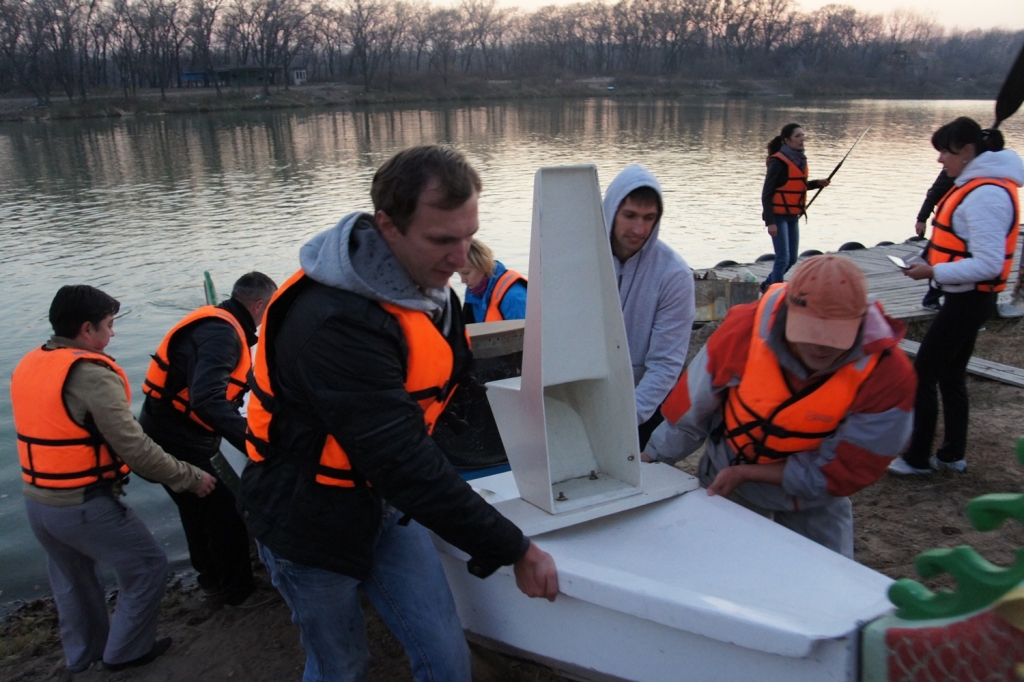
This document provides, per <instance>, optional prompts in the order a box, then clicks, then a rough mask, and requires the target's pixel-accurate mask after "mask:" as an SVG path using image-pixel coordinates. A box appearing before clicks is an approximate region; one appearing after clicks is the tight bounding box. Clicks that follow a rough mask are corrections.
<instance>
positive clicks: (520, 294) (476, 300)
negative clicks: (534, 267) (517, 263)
mask: <svg viewBox="0 0 1024 682" xmlns="http://www.w3.org/2000/svg"><path fill="white" fill-rule="evenodd" d="M459 277H460V278H461V279H462V283H463V284H465V285H466V297H465V298H466V301H465V304H464V305H463V307H462V317H463V319H464V321H465V323H466V324H471V323H473V322H498V321H501V320H523V319H526V277H525V276H524V275H521V274H519V273H518V272H516V271H515V270H509V269H508V268H506V267H505V266H504V265H502V264H501V262H500V261H496V260H494V252H492V251H491V249H490V248H489V247H488V246H487V245H486V244H484V243H483V242H481V241H478V240H476V239H474V240H473V243H472V244H471V245H470V247H469V254H468V255H467V256H466V267H465V268H463V269H462V270H459Z"/></svg>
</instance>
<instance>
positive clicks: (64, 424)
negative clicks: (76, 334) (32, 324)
mask: <svg viewBox="0 0 1024 682" xmlns="http://www.w3.org/2000/svg"><path fill="white" fill-rule="evenodd" d="M78 362H96V363H99V364H102V365H104V366H105V367H108V368H109V369H110V370H111V371H114V372H117V374H118V376H120V377H121V381H122V382H123V383H124V393H125V397H126V398H127V399H128V400H129V401H131V388H129V384H128V377H127V376H126V375H125V373H124V370H122V369H121V368H120V367H118V366H117V364H116V363H115V362H114V361H113V360H111V359H110V358H109V357H107V356H106V355H103V354H102V353H96V352H93V351H88V350H80V349H77V348H56V349H53V350H47V349H46V348H37V349H36V350H34V351H32V352H30V353H29V354H27V355H26V356H25V357H24V358H22V359H21V362H19V363H18V366H17V367H15V368H14V375H13V376H12V377H11V407H12V408H13V410H14V430H15V431H16V432H17V434H18V458H19V459H20V460H21V477H22V479H23V480H25V482H27V483H31V484H32V485H35V486H39V487H40V488H81V487H83V486H87V485H89V484H91V483H97V482H98V481H100V480H101V479H102V480H111V481H112V480H115V479H118V478H121V477H123V476H126V475H127V474H128V472H129V469H128V465H127V464H125V463H124V462H122V461H121V460H120V459H119V458H118V456H117V454H115V453H114V452H113V451H111V449H110V446H109V445H107V443H106V441H105V440H103V436H101V435H100V432H99V431H98V430H97V429H96V427H95V426H91V427H90V426H80V425H79V424H77V423H76V422H75V421H74V420H73V419H72V418H71V415H70V414H69V413H68V409H67V405H66V404H65V403H64V384H65V383H67V378H68V374H70V372H71V368H72V367H73V366H74V365H75V363H78Z"/></svg>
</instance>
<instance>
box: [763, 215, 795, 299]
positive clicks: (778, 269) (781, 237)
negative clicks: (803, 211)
mask: <svg viewBox="0 0 1024 682" xmlns="http://www.w3.org/2000/svg"><path fill="white" fill-rule="evenodd" d="M775 227H776V228H778V229H777V231H776V233H775V236H774V237H772V245H773V246H774V247H775V267H773V268H772V271H771V273H770V274H769V275H768V278H767V279H766V280H765V284H767V285H769V286H770V285H772V284H778V283H779V282H781V281H782V278H783V277H785V275H786V272H787V271H788V270H789V269H790V268H791V267H793V265H794V264H795V263H796V259H797V255H798V254H799V252H800V216H798V215H776V216H775Z"/></svg>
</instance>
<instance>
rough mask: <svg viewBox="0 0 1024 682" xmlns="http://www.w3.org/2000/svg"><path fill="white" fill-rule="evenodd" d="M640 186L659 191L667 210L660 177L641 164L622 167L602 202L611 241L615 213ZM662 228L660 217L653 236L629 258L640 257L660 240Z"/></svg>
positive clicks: (662, 203) (605, 224) (663, 208)
mask: <svg viewBox="0 0 1024 682" xmlns="http://www.w3.org/2000/svg"><path fill="white" fill-rule="evenodd" d="M638 187H650V188H651V189H653V190H654V191H656V192H657V193H658V197H660V198H661V206H662V215H664V210H665V197H664V194H663V193H662V191H661V184H660V183H659V182H658V178H656V177H654V173H652V172H651V171H649V170H647V169H646V168H644V167H643V166H641V165H639V164H635V163H634V164H630V165H629V166H626V167H625V168H623V169H622V172H621V173H619V174H618V175H616V176H615V179H614V180H612V181H611V184H609V185H608V189H606V190H605V192H604V200H603V201H602V202H601V206H602V207H603V208H604V227H605V232H606V233H607V234H608V239H609V241H610V240H611V238H612V226H613V225H614V224H615V213H616V212H617V211H618V210H619V205H620V204H622V201H623V199H625V198H626V196H627V195H628V194H629V193H630V192H632V191H633V190H635V189H637V188H638ZM660 230H661V218H660V217H659V218H658V222H656V223H655V224H654V227H653V228H652V229H651V236H649V237H648V238H647V241H646V242H644V245H643V246H641V247H640V250H639V251H637V252H636V253H634V254H633V255H632V256H630V258H629V260H633V259H635V258H639V257H640V254H642V253H643V252H644V251H647V250H648V249H650V248H652V246H651V245H652V244H654V243H655V242H657V241H658V232H659V231H660Z"/></svg>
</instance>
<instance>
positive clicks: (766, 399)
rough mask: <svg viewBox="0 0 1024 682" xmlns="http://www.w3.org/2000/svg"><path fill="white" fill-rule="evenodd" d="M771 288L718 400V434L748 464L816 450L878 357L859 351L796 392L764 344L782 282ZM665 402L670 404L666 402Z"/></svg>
mask: <svg viewBox="0 0 1024 682" xmlns="http://www.w3.org/2000/svg"><path fill="white" fill-rule="evenodd" d="M773 289H774V290H773V291H772V292H770V293H769V294H768V295H767V296H764V297H763V298H762V299H761V302H760V305H758V308H757V313H756V314H755V316H754V328H753V330H752V332H751V339H750V350H749V352H748V355H747V364H746V367H745V368H744V370H743V375H742V376H741V377H740V382H739V384H738V385H736V386H734V387H732V388H730V389H729V390H728V392H727V396H726V399H725V405H724V418H725V422H724V424H725V428H724V431H723V436H724V437H725V438H726V439H727V440H728V441H729V444H730V445H731V446H732V449H733V450H734V451H735V452H736V454H737V456H738V457H739V458H740V459H742V460H743V461H744V462H747V463H750V464H756V463H768V462H773V461H778V460H780V459H783V458H785V457H787V456H789V455H792V454H793V453H796V452H804V451H808V450H817V449H818V447H819V446H820V445H821V442H822V441H823V440H824V439H825V438H827V437H828V436H831V435H832V434H834V433H835V432H836V429H838V428H839V424H840V422H842V420H843V419H844V418H845V417H846V414H847V413H848V412H849V410H850V405H852V404H853V400H854V398H855V397H856V395H857V391H858V390H860V386H861V384H863V383H864V381H865V380H866V379H867V378H868V376H870V375H871V372H873V371H874V369H875V366H876V365H878V360H879V355H878V354H873V355H864V356H863V357H861V358H859V359H858V360H857V361H856V362H851V363H847V364H845V365H843V366H842V367H840V368H839V369H837V370H836V371H835V372H833V373H831V374H829V375H826V376H824V377H821V378H819V379H816V380H814V381H811V382H808V383H807V384H806V385H805V386H803V387H802V388H801V389H800V390H798V391H794V390H792V389H791V388H790V386H789V384H788V383H787V381H786V377H785V376H784V375H783V371H782V367H781V366H780V365H779V361H778V358H777V357H776V356H775V354H774V353H773V352H772V350H771V348H769V346H768V333H769V331H770V330H771V327H772V322H773V321H774V319H775V316H776V314H777V313H778V310H779V307H780V305H781V304H782V301H783V300H784V296H783V295H782V294H783V291H784V290H785V287H784V286H782V285H775V287H773ZM669 400H672V396H670V397H669ZM666 406H667V408H668V409H670V410H671V409H672V408H671V406H669V403H668V401H666Z"/></svg>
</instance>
